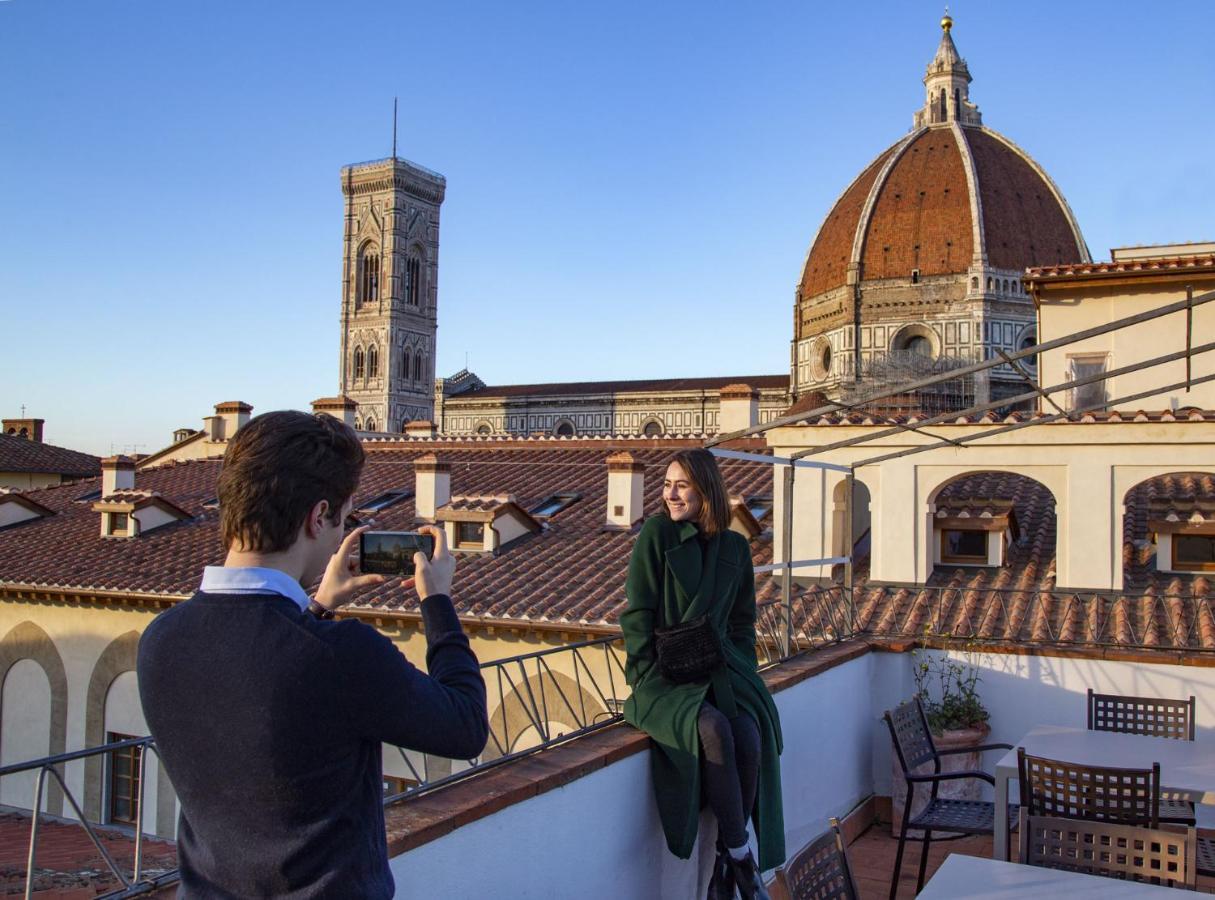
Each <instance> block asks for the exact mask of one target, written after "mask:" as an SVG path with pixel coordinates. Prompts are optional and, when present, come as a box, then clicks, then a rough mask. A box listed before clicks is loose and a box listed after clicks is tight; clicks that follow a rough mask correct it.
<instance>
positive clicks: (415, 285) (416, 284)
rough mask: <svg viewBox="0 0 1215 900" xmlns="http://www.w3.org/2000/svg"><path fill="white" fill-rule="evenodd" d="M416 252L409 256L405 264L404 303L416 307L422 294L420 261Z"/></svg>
mask: <svg viewBox="0 0 1215 900" xmlns="http://www.w3.org/2000/svg"><path fill="white" fill-rule="evenodd" d="M419 257H420V253H419V252H418V251H417V250H414V251H412V252H411V253H410V254H409V259H408V260H407V261H406V263H405V302H406V303H408V304H409V305H410V306H417V305H418V303H419V298H420V297H421V294H422V260H421V259H420V258H419Z"/></svg>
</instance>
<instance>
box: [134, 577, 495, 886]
mask: <svg viewBox="0 0 1215 900" xmlns="http://www.w3.org/2000/svg"><path fill="white" fill-rule="evenodd" d="M422 621H423V623H424V625H425V628H426V641H427V645H428V648H427V653H426V665H427V669H428V671H429V674H424V673H422V672H421V671H419V670H418V669H416V668H415V667H414V666H412V665H411V664H410V663H409V662H408V661H407V660H406V659H405V657H404V656H402V655H401V653H400V651H398V650H397V648H396V647H395V646H393V644H392V642H391V641H389V640H388V639H387V638H386V637H384V636H383V635H381V634H380V633H379V632H377V631H376V630H375V629H374V628H372V627H371V626H369V625H364V624H363V623H361V622H356V621H351V620H343V621H327V622H322V621H319V620H317V619H316V618H314V617H313V616H312V615H310V614H308V613H306V612H302V611H301V610H300V608H299V607H298V606H297V605H296V604H295V602H294V601H292V600H289V599H287V598H286V597H282V596H279V595H278V594H219V593H214V594H210V593H203V592H201V591H200V592H199V593H197V594H195V595H194V596H193V597H191V598H190V599H189V600H187V601H185V602H184V603H182V604H180V605H178V606H176V607H174V608H172V609H170V610H167V611H166V612H164V613H162V614H161V615H160V616H158V617H157V618H156V620H155V621H154V622H152V624H151V625H149V626H148V628H147V630H146V631H145V632H144V634H143V638H142V640H141V641H140V642H139V660H138V675H139V693H140V698H141V700H142V702H143V709H144V716H145V717H146V719H147V722H148V728H149V730H150V731H151V733H152V736H153V737H154V738H155V739H156V746H157V749H158V750H159V751H160V754H161V758H162V759H163V761H164V765H165V769H166V770H167V772H168V774H169V778H170V780H171V781H172V782H173V787H174V788H175V789H176V791H177V796H178V798H179V799H180V801H181V819H180V822H179V824H178V834H177V858H178V865H179V867H180V870H181V894H182V895H184V896H188V897H269V896H274V897H290V898H321V897H391V896H392V894H393V888H394V885H393V879H392V874H391V872H390V871H389V868H388V852H387V847H386V844H385V836H384V813H383V806H382V804H381V797H382V792H383V781H382V772H381V760H380V747H381V743H389V744H395V745H398V746H402V747H409V748H412V749H414V750H419V751H422V752H424V753H432V754H435V755H437V756H443V757H450V758H453V759H469V758H471V757H473V756H476V755H477V754H478V753H480V752H481V750H482V749H483V747H484V746H485V740H486V735H487V732H488V724H487V720H486V714H485V683H484V681H483V680H482V678H481V673H480V669H479V668H478V665H477V658H476V657H475V656H474V655H473V652H472V650H471V649H470V648H469V645H468V638H467V637H465V635H464V632H463V630H462V629H461V628H460V622H459V619H458V618H457V617H456V613H455V610H454V609H453V608H452V604H451V600H450V599H448V598H447V597H445V596H442V595H437V596H434V597H429V598H427V599H426V600H424V601H423V602H422Z"/></svg>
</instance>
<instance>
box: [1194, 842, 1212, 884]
mask: <svg viewBox="0 0 1215 900" xmlns="http://www.w3.org/2000/svg"><path fill="white" fill-rule="evenodd" d="M1197 846H1198V862H1197V863H1196V865H1195V868H1197V869H1198V874H1199V875H1202V876H1203V877H1205V878H1215V838H1204V837H1200V838H1198V839H1197Z"/></svg>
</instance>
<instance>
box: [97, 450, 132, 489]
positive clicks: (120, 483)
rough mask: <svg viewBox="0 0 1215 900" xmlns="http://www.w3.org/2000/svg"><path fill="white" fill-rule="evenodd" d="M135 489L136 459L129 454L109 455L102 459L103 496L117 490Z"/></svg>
mask: <svg viewBox="0 0 1215 900" xmlns="http://www.w3.org/2000/svg"><path fill="white" fill-rule="evenodd" d="M133 490H135V460H133V459H131V458H130V457H127V456H109V457H106V458H105V459H103V460H102V461H101V496H102V497H109V496H110V495H111V494H113V493H114V492H115V491H133Z"/></svg>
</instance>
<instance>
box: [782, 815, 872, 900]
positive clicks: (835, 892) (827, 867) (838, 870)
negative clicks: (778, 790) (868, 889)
mask: <svg viewBox="0 0 1215 900" xmlns="http://www.w3.org/2000/svg"><path fill="white" fill-rule="evenodd" d="M830 825H831V828H830V830H828V831H825V832H823V833H822V834H820V835H819V836H818V837H816V838H815V839H814V840H813V841H811V842H810V843H809V844H807V845H806V846H805V847H803V848H802V849H801V850H798V851H797V853H795V854H794V855H793V857H792V858H791V859H790V860H789V861H788V862H786V863H785V864H784V865H783V866H782V867H781V868H779V869H777V870H776V880H777V883H778V884H780V886H781V888H782V889H783V890H784V892H785V896H786V897H788V898H789V900H836V898H840V900H860V897H861V892H860V891H859V890H858V889H857V886H856V880H855V879H854V878H853V877H852V866H851V865H849V863H848V851H847V849H845V847H844V836H843V835H842V834H841V833H840V820H839V819H836V818H834V817H832V819H831V820H830Z"/></svg>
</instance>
